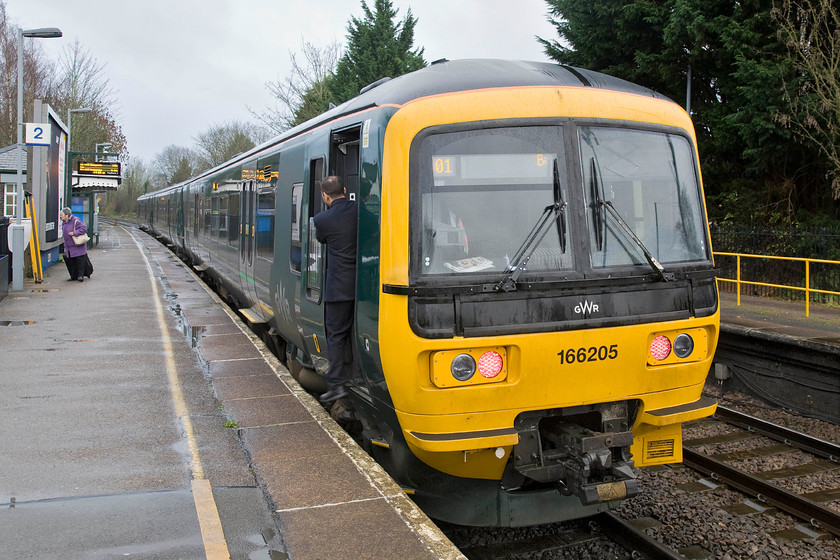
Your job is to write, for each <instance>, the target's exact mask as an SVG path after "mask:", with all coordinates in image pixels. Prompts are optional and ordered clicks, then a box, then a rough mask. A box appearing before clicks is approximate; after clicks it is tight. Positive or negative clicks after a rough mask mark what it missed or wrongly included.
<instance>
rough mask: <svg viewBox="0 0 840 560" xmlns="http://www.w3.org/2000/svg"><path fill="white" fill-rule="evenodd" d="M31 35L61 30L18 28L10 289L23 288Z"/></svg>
mask: <svg viewBox="0 0 840 560" xmlns="http://www.w3.org/2000/svg"><path fill="white" fill-rule="evenodd" d="M24 37H32V38H34V39H50V38H53V37H61V30H60V29H58V28H57V27H43V28H39V29H26V30H24V29H20V28H18V37H17V48H18V52H17V54H18V71H17V74H18V75H17V80H18V83H17V86H18V91H17V94H18V95H17V97H18V98H17V114H18V126H17V149H18V166H17V191H16V193H15V214H16V217H15V223H14V224H13V225H12V226H11V227H10V228H9V232H10V237H11V240H12V290H16V291H20V290H22V289H23V251H24V247H25V246H26V243H24V241H25V240H24V239H23V237H24V235H23V232H24V230H23V221H22V220H23V38H24Z"/></svg>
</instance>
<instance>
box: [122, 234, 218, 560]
mask: <svg viewBox="0 0 840 560" xmlns="http://www.w3.org/2000/svg"><path fill="white" fill-rule="evenodd" d="M123 229H125V228H123ZM125 231H126V233H128V234H129V235H130V236H131V238H132V239H133V240H134V243H135V244H136V245H137V248H138V249H139V250H140V255H141V256H142V257H143V260H144V261H145V263H146V271H147V272H148V273H149V280H150V282H151V284H152V299H153V300H154V302H155V313H156V315H157V322H158V328H159V329H160V334H161V338H162V342H163V353H164V356H165V358H166V376H167V378H168V380H169V389H170V392H171V393H172V404H173V405H174V407H175V415H176V416H177V417H178V419H179V420H180V421H181V425H182V426H183V428H184V435H185V437H186V438H187V448H188V449H189V452H190V470H191V471H192V476H193V479H192V482H191V486H192V494H193V501H194V502H195V510H196V514H197V515H198V525H199V527H200V528H201V539H202V541H203V542H204V554H205V556H206V557H207V560H224V559H230V552H229V551H228V547H227V541H225V534H224V531H223V530H222V520H221V518H220V517H219V509H218V508H217V507H216V500H215V499H214V498H213V490H212V488H211V487H210V481H209V480H207V479H205V478H204V469H203V468H202V466H201V457H200V456H199V454H198V443H197V442H196V439H195V431H194V430H193V424H192V420H191V419H190V415H189V408H188V407H187V402H186V399H184V392H183V391H182V390H181V383H180V381H179V380H178V366H177V365H176V364H175V355H174V352H173V351H172V339H171V338H170V336H169V329H168V328H167V326H166V317H165V315H164V313H163V305H161V303H160V297H159V292H158V288H157V280H156V279H155V275H154V272H152V265H151V264H150V263H149V259H148V258H147V257H146V252H145V251H144V245H143V244H142V243H140V242H139V241H138V240H137V239H136V238H135V237H134V235H132V234H131V232H129V231H127V230H125Z"/></svg>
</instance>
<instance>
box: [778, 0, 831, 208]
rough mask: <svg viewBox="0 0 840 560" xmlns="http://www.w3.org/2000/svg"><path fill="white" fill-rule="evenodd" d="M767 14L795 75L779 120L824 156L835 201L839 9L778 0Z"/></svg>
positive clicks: (811, 0) (827, 2)
mask: <svg viewBox="0 0 840 560" xmlns="http://www.w3.org/2000/svg"><path fill="white" fill-rule="evenodd" d="M773 16H774V17H775V19H776V21H778V23H779V36H780V37H781V38H782V39H783V40H784V41H785V42H786V44H787V46H788V48H789V49H790V52H791V54H792V56H793V63H794V66H795V67H796V69H797V71H798V73H799V76H800V78H799V81H798V82H797V83H795V84H788V86H789V87H788V93H789V96H790V101H791V107H792V110H791V112H790V114H783V115H780V117H779V119H780V121H781V122H782V123H783V124H785V125H787V126H790V127H791V128H792V129H793V130H794V131H795V132H796V134H798V135H799V136H800V137H802V138H804V139H805V141H806V142H809V143H812V144H813V145H815V146H817V147H818V148H819V150H820V152H821V153H822V154H823V155H825V157H826V158H827V160H828V163H829V176H830V178H831V180H832V183H831V189H832V193H833V194H834V198H835V199H840V72H838V69H840V11H838V7H837V4H836V3H835V2H834V1H833V0H783V1H782V2H780V4H779V6H778V7H776V8H774V10H773Z"/></svg>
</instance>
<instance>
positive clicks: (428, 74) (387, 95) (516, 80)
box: [337, 59, 667, 112]
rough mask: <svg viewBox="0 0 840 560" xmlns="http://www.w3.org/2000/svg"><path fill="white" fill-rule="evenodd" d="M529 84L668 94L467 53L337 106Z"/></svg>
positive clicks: (587, 73) (585, 73) (566, 69)
mask: <svg viewBox="0 0 840 560" xmlns="http://www.w3.org/2000/svg"><path fill="white" fill-rule="evenodd" d="M526 86H555V87H592V88H599V89H608V90H613V91H620V92H625V93H634V94H637V95H644V96H649V97H656V98H659V99H667V98H666V97H664V96H662V95H660V94H658V93H656V92H655V91H653V90H651V89H648V88H645V87H642V86H639V85H636V84H634V83H631V82H628V81H626V80H622V79H620V78H614V77H612V76H608V75H606V74H602V73H600V72H593V71H592V70H586V69H583V68H575V67H572V66H564V65H560V64H553V63H548V62H529V61H523V60H495V59H467V60H451V61H449V60H443V61H439V62H433V63H432V64H431V65H429V66H427V67H425V68H422V69H420V70H417V71H416V72H411V73H409V74H404V75H402V76H400V77H398V78H395V79H393V80H388V81H385V82H384V83H382V84H380V85H378V86H376V87H375V88H372V89H370V90H368V91H364V90H363V93H361V94H360V95H359V96H357V97H355V98H353V99H351V100H350V101H348V102H347V103H345V104H344V105H342V106H341V107H338V108H337V109H342V110H343V111H342V112H345V111H346V110H352V109H359V108H362V107H367V106H370V105H385V104H395V105H402V104H404V103H407V102H409V101H411V100H413V99H418V98H421V97H427V96H430V95H440V94H444V93H452V92H456V91H469V90H478V89H493V88H505V87H526Z"/></svg>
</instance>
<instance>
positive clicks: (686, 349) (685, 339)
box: [674, 333, 694, 358]
mask: <svg viewBox="0 0 840 560" xmlns="http://www.w3.org/2000/svg"><path fill="white" fill-rule="evenodd" d="M692 352H694V339H693V338H691V337H690V336H689V335H687V334H685V333H682V334H679V335H677V338H675V339H674V354H676V355H677V357H679V358H687V357H688V356H690V355H691V353H692Z"/></svg>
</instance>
